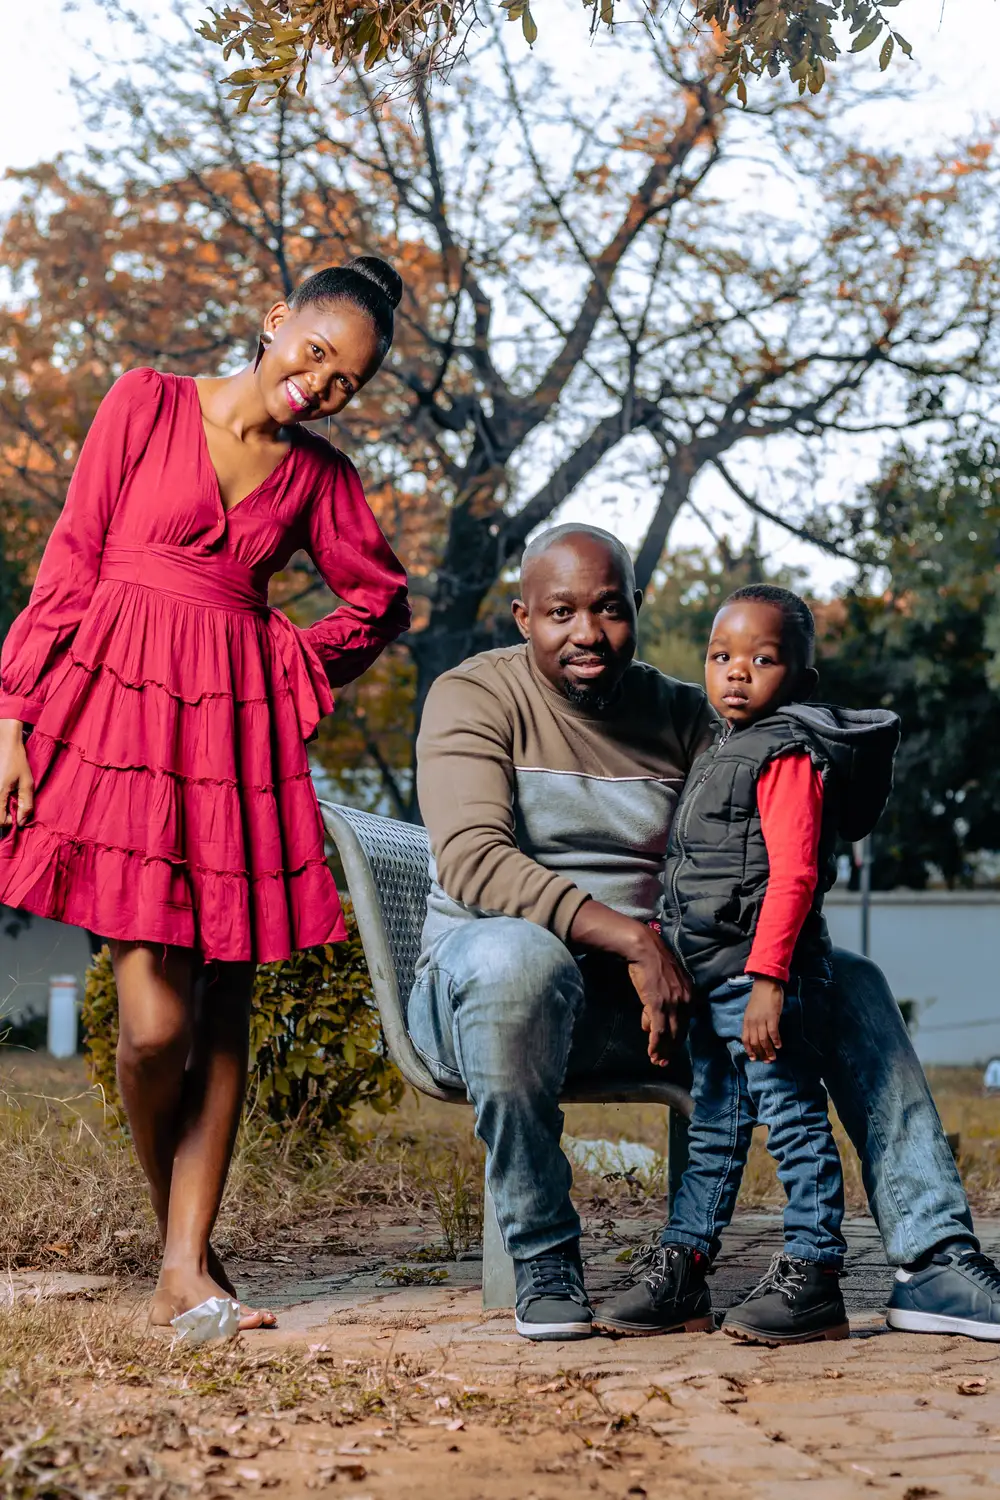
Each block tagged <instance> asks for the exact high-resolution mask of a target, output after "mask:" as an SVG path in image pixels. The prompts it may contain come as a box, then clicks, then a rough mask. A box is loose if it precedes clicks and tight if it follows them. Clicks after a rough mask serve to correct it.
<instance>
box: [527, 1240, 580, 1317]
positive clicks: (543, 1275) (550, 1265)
mask: <svg viewBox="0 0 1000 1500" xmlns="http://www.w3.org/2000/svg"><path fill="white" fill-rule="evenodd" d="M525 1269H526V1271H527V1273H528V1280H529V1282H530V1285H531V1290H530V1293H529V1295H530V1297H531V1298H532V1299H535V1298H541V1297H559V1298H566V1297H568V1298H570V1299H571V1300H572V1301H573V1302H579V1303H580V1304H581V1305H583V1304H584V1303H585V1302H586V1300H587V1294H586V1292H585V1291H584V1289H583V1286H582V1284H581V1281H580V1272H579V1269H578V1267H577V1265H576V1262H575V1260H574V1259H573V1257H572V1256H571V1255H569V1254H567V1252H566V1251H565V1250H546V1251H544V1252H543V1253H542V1254H541V1255H534V1256H532V1258H531V1260H529V1261H527V1262H526V1263H525Z"/></svg>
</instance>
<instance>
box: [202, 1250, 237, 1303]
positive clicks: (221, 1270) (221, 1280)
mask: <svg viewBox="0 0 1000 1500" xmlns="http://www.w3.org/2000/svg"><path fill="white" fill-rule="evenodd" d="M206 1270H207V1271H208V1274H209V1276H211V1278H212V1280H213V1281H215V1282H217V1283H218V1285H219V1286H221V1288H222V1290H223V1291H224V1292H225V1293H226V1296H227V1297H232V1299H233V1301H234V1302H238V1301H239V1300H240V1299H239V1294H238V1292H237V1290H236V1288H235V1287H234V1286H233V1283H232V1282H231V1281H230V1279H229V1277H228V1276H227V1275H226V1268H225V1266H224V1265H223V1264H222V1261H221V1260H220V1259H219V1257H218V1256H217V1255H216V1253H215V1251H214V1250H213V1249H212V1246H211V1245H209V1247H208V1264H207V1266H206Z"/></svg>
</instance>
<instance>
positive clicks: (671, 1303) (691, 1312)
mask: <svg viewBox="0 0 1000 1500" xmlns="http://www.w3.org/2000/svg"><path fill="white" fill-rule="evenodd" d="M635 1264H636V1268H637V1269H641V1270H643V1272H644V1274H643V1276H642V1279H641V1280H640V1281H637V1282H636V1283H635V1285H634V1286H630V1287H629V1289H628V1291H625V1292H620V1293H619V1294H618V1296H617V1297H612V1298H610V1300H609V1301H607V1302H604V1303H602V1304H601V1306H600V1308H599V1309H598V1311H597V1314H596V1316H595V1318H594V1323H595V1326H596V1327H598V1328H606V1329H608V1330H609V1332H611V1333H632V1334H649V1333H678V1332H680V1331H681V1330H682V1329H683V1331H684V1332H685V1333H695V1332H698V1333H701V1332H709V1333H710V1332H711V1331H712V1329H713V1327H714V1326H715V1325H714V1323H713V1321H712V1298H711V1295H710V1293H709V1290H708V1287H707V1286H706V1284H705V1277H706V1276H707V1275H708V1272H709V1260H708V1256H707V1255H702V1253H701V1251H700V1250H692V1249H691V1248H690V1247H689V1246H688V1245H652V1246H650V1248H649V1250H647V1251H646V1252H645V1254H643V1255H642V1256H640V1257H639V1258H638V1260H637V1261H636V1263H635Z"/></svg>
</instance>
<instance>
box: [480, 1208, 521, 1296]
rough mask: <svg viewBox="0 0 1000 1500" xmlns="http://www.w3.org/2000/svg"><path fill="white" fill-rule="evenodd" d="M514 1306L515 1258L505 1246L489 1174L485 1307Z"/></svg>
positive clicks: (484, 1236)
mask: <svg viewBox="0 0 1000 1500" xmlns="http://www.w3.org/2000/svg"><path fill="white" fill-rule="evenodd" d="M513 1306H514V1262H513V1261H512V1260H511V1258H510V1256H509V1255H508V1254H507V1251H506V1250H505V1249H504V1243H503V1238H502V1236H501V1234H500V1225H499V1224H498V1223H497V1211H496V1208H495V1207H494V1204H493V1194H492V1193H491V1192H490V1184H489V1179H488V1178H487V1179H486V1184H485V1191H484V1193H483V1310H484V1311H492V1310H493V1309H494V1308H498V1307H513Z"/></svg>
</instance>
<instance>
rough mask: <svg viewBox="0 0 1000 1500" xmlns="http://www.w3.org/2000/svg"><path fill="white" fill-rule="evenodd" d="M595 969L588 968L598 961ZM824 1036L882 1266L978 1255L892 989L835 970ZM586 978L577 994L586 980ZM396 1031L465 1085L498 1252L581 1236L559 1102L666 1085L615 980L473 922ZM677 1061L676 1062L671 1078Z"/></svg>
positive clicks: (847, 960)
mask: <svg viewBox="0 0 1000 1500" xmlns="http://www.w3.org/2000/svg"><path fill="white" fill-rule="evenodd" d="M595 958H596V955H595ZM833 969H834V979H835V983H836V988H837V1002H836V1010H837V1025H836V1028H835V1030H834V1034H833V1037H832V1039H831V1040H830V1042H829V1045H828V1047H827V1049H826V1053H825V1056H824V1059H823V1076H824V1079H825V1082H826V1086H827V1088H828V1089H829V1091H830V1096H831V1098H832V1100H833V1103H834V1105H835V1106H836V1109H837V1113H838V1114H839V1116H840V1118H841V1121H842V1122H843V1125H844V1128H845V1129H846V1131H847V1133H848V1135H849V1136H850V1138H851V1141H852V1142H853V1144H854V1147H855V1150H856V1151H857V1153H858V1155H859V1156H860V1158H861V1165H862V1173H863V1177H864V1183H865V1190H866V1192H867V1194H868V1202H869V1204H870V1206H871V1210H872V1213H873V1215H874V1217H875V1221H876V1223H877V1224H878V1227H879V1230H880V1232H881V1235H882V1239H883V1241H884V1244H885V1248H886V1253H887V1255H888V1258H889V1260H890V1261H891V1262H892V1263H893V1264H894V1265H902V1264H904V1263H906V1262H907V1261H912V1260H916V1259H918V1257H919V1256H921V1255H923V1254H924V1253H925V1252H926V1251H928V1250H931V1249H933V1247H934V1246H935V1245H939V1244H942V1243H944V1242H945V1241H948V1240H962V1241H965V1242H968V1243H972V1244H975V1240H974V1239H973V1236H972V1219H971V1216H970V1214H969V1206H968V1203H967V1202H966V1198H965V1193H964V1192H963V1190H962V1184H961V1181H960V1180H959V1176H958V1172H957V1170H956V1168H955V1163H954V1160H953V1159H952V1155H951V1151H950V1149H949V1147H948V1143H947V1141H946V1140H945V1137H944V1132H943V1131H942V1129H941V1121H940V1119H939V1118H938V1113H937V1110H936V1109H935V1107H934V1101H933V1099H932V1098H931V1095H930V1091H929V1089H928V1087H927V1081H926V1079H925V1078H924V1074H923V1070H922V1068H921V1067H920V1064H919V1062H918V1061H917V1058H916V1055H915V1054H914V1051H913V1048H912V1046H911V1045H910V1039H909V1037H908V1036H907V1033H906V1027H905V1026H904V1025H903V1021H902V1017H901V1016H900V1014H899V1009H898V1007H897V1005H896V1003H895V1001H894V1000H893V998H892V994H891V993H890V990H889V987H888V985H887V984H886V982H885V979H884V978H883V976H882V974H881V972H880V971H879V970H878V969H877V968H876V967H875V965H874V964H872V963H870V962H868V960H866V959H862V958H859V957H857V956H856V955H855V954H850V953H842V952H838V953H836V954H835V955H834V959H833ZM588 976H589V982H588ZM407 1025H408V1029H409V1032H410V1036H411V1037H412V1039H413V1043H414V1045H415V1046H416V1048H417V1050H418V1051H419V1052H420V1054H421V1055H422V1057H423V1058H424V1060H425V1061H426V1063H427V1065H428V1067H429V1068H430V1070H431V1073H432V1074H433V1075H434V1076H435V1077H436V1078H437V1079H438V1080H439V1082H441V1083H444V1084H448V1085H450V1086H451V1087H456V1086H457V1087H462V1086H463V1085H464V1087H465V1089H466V1090H467V1092H468V1095H469V1098H470V1099H471V1101H472V1103H473V1105H474V1106H475V1110H476V1133H477V1135H478V1136H479V1137H480V1139H481V1140H483V1141H484V1142H485V1143H486V1148H487V1170H488V1173H489V1181H490V1189H491V1191H492V1193H493V1197H494V1201H495V1203H496V1208H497V1218H498V1220H499V1224H500V1229H501V1232H502V1233H503V1237H504V1243H505V1244H506V1246H507V1250H508V1253H509V1254H511V1255H513V1256H515V1257H516V1258H524V1257H527V1256H531V1255H538V1254H540V1253H541V1252H542V1251H544V1250H549V1249H552V1248H554V1247H555V1246H556V1245H559V1244H561V1243H562V1242H563V1241H564V1240H567V1239H570V1238H572V1237H573V1236H574V1235H576V1234H578V1233H579V1228H580V1221H579V1219H578V1218H577V1215H576V1213H575V1211H574V1209H573V1205H572V1203H571V1202H570V1196H569V1190H570V1185H571V1181H572V1173H571V1170H570V1166H569V1163H568V1162H567V1160H566V1158H565V1156H564V1155H563V1153H562V1151H561V1149H560V1146H559V1140H560V1136H561V1133H562V1119H563V1117H562V1112H561V1110H560V1108H559V1093H560V1090H561V1089H562V1088H563V1086H564V1084H565V1083H566V1080H567V1079H568V1078H570V1077H572V1078H573V1079H574V1080H579V1079H581V1078H585V1077H586V1076H587V1075H588V1074H589V1075H593V1074H595V1073H604V1074H608V1073H611V1072H614V1073H615V1074H616V1075H617V1076H620V1075H622V1074H626V1073H627V1075H628V1076H630V1077H634V1078H635V1079H636V1080H637V1081H639V1080H642V1079H646V1080H648V1079H649V1078H650V1077H651V1076H653V1077H656V1078H658V1079H661V1080H662V1078H663V1073H662V1072H661V1071H660V1070H659V1069H654V1068H653V1065H652V1064H651V1063H650V1062H649V1060H648V1058H647V1057H646V1036H645V1033H644V1032H643V1031H642V1029H641V1026H640V1009H639V1003H638V1000H637V999H636V996H635V992H634V991H633V990H632V987H631V985H630V984H629V982H628V978H627V974H626V971H625V967H624V965H622V964H617V963H614V962H608V961H604V962H601V961H597V962H593V963H592V962H591V960H590V959H586V960H584V961H583V963H582V964H578V963H577V962H576V961H575V960H574V958H573V956H572V954H571V953H570V952H569V950H568V949H567V948H566V946H565V945H564V944H563V943H561V942H560V941H559V939H558V938H556V937H554V936H553V935H552V933H550V932H546V931H545V930H544V929H543V928H541V927H538V926H536V925H535V924H534V923H532V922H528V921H525V920H524V919H523V918H520V917H480V918H474V917H472V918H470V919H469V921H468V922H466V923H464V924H463V925H461V926H459V927H456V928H454V929H452V930H451V931H449V932H447V933H443V934H442V935H441V937H440V938H438V940H437V941H436V942H435V943H434V944H433V945H432V947H431V950H430V952H429V953H428V954H427V956H426V960H425V962H424V965H423V967H422V969H421V971H420V973H419V975H418V977H417V981H416V983H415V985H414V987H413V993H412V995H411V997H410V1002H409V1006H408V1011H407ZM685 1067H686V1060H684V1059H679V1060H678V1070H679V1071H678V1073H677V1074H676V1075H675V1076H676V1077H677V1078H678V1081H680V1077H681V1074H682V1072H683V1070H684V1068H685Z"/></svg>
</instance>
